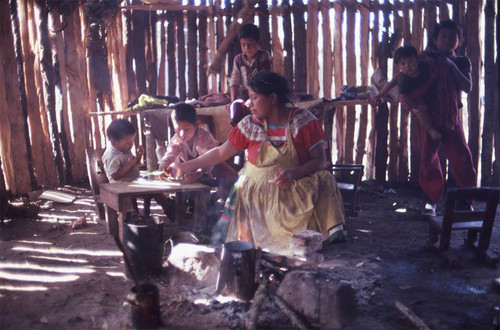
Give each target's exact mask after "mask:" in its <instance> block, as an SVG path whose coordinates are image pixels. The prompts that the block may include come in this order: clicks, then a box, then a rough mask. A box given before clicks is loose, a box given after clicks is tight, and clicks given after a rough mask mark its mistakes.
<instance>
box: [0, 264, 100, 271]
mask: <svg viewBox="0 0 500 330" xmlns="http://www.w3.org/2000/svg"><path fill="white" fill-rule="evenodd" d="M0 269H29V270H43V271H47V272H54V273H64V274H69V273H84V274H90V273H95V270H93V269H90V268H87V267H71V266H60V267H58V266H43V265H38V264H34V263H30V262H28V261H26V262H2V261H0Z"/></svg>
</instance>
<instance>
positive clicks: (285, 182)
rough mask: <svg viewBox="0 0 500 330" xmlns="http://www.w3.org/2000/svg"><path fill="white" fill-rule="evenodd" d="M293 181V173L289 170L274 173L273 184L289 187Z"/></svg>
mask: <svg viewBox="0 0 500 330" xmlns="http://www.w3.org/2000/svg"><path fill="white" fill-rule="evenodd" d="M292 182H293V174H292V171H291V170H283V171H279V172H278V173H276V174H275V175H274V184H275V185H277V186H278V187H280V188H284V189H286V188H289V187H290V186H291V185H292Z"/></svg>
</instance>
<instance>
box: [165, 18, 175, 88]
mask: <svg viewBox="0 0 500 330" xmlns="http://www.w3.org/2000/svg"><path fill="white" fill-rule="evenodd" d="M167 22H168V25H167V60H168V65H167V67H168V95H170V96H174V95H176V90H177V83H176V82H177V70H176V69H175V66H176V63H175V61H176V56H175V45H176V43H177V39H176V35H175V25H176V24H177V22H176V16H175V14H174V13H173V12H171V11H167Z"/></svg>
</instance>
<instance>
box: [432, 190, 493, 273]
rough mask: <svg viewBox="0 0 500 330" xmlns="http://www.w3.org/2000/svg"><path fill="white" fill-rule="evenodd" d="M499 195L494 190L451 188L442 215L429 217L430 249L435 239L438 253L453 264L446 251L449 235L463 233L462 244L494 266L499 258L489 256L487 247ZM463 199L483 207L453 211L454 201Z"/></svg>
mask: <svg viewBox="0 0 500 330" xmlns="http://www.w3.org/2000/svg"><path fill="white" fill-rule="evenodd" d="M499 196H500V189H498V188H476V187H474V188H455V189H453V190H450V191H448V194H447V197H446V205H445V211H444V215H443V216H435V217H430V218H429V245H430V246H434V244H435V243H437V241H438V240H439V246H438V252H439V254H440V255H441V257H442V258H443V259H444V260H445V261H446V262H447V263H448V264H449V265H455V264H456V263H457V262H458V259H457V258H456V257H455V256H453V255H452V254H451V253H450V252H449V251H448V249H449V247H450V240H451V232H452V230H467V237H466V238H465V244H466V245H467V246H469V247H470V248H472V250H473V251H474V253H475V254H476V256H477V257H479V258H480V259H482V260H484V261H486V262H487V263H488V264H491V265H496V264H498V262H499V258H498V257H497V256H492V255H491V254H490V253H489V252H488V247H489V245H490V240H491V232H492V229H493V223H494V221H495V215H496V210H497V205H498V200H499ZM465 200H474V201H483V202H485V205H484V207H482V205H481V206H479V205H474V207H475V208H476V209H475V210H468V211H461V210H457V202H458V204H459V205H460V203H462V204H463V201H465ZM475 204H476V203H475ZM478 235H479V240H478ZM476 241H477V244H476Z"/></svg>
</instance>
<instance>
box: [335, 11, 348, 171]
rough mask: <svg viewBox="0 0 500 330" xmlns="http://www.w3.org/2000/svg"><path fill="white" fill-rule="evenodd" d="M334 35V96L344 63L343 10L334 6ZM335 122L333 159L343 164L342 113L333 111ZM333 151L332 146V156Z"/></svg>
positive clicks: (340, 84)
mask: <svg viewBox="0 0 500 330" xmlns="http://www.w3.org/2000/svg"><path fill="white" fill-rule="evenodd" d="M334 24H335V25H334V34H333V74H334V76H333V79H334V85H335V94H334V95H339V94H340V92H341V90H342V86H343V85H344V65H343V64H344V63H343V60H342V54H343V50H344V46H343V43H342V40H343V35H344V33H343V25H344V8H343V7H341V6H340V5H339V6H335V20H334ZM335 121H336V129H335V131H336V140H337V155H336V157H333V158H334V159H336V161H337V163H339V164H344V162H345V156H344V111H335ZM333 153H334V150H333V146H332V156H333Z"/></svg>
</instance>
